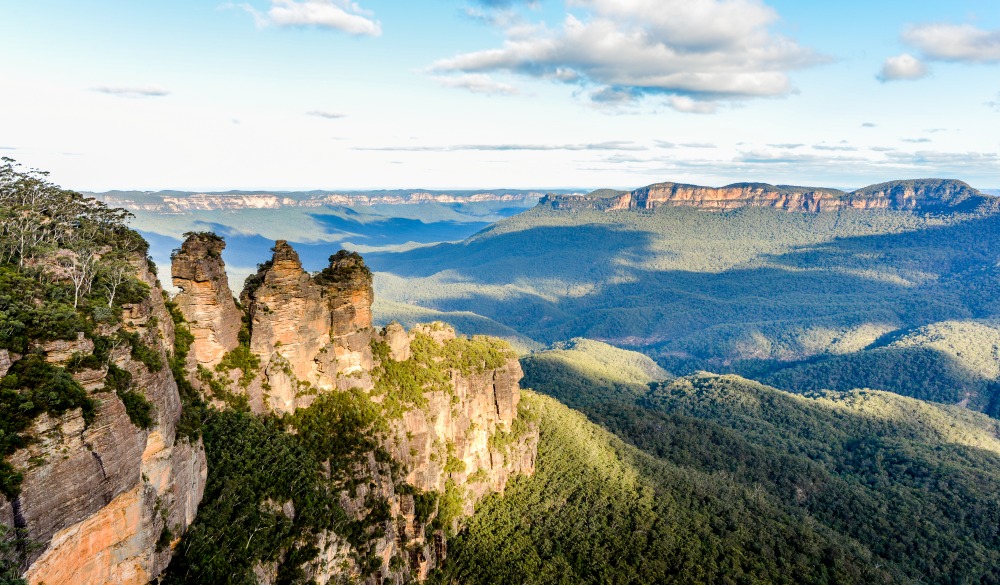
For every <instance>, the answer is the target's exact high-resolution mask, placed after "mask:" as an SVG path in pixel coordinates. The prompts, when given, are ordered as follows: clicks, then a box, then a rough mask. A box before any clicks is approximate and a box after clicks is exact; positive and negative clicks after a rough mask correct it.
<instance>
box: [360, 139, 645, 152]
mask: <svg viewBox="0 0 1000 585" xmlns="http://www.w3.org/2000/svg"><path fill="white" fill-rule="evenodd" d="M354 150H375V151H386V152H456V151H462V150H483V151H517V150H532V151H543V150H646V148H645V147H643V146H640V145H638V144H635V143H634V142H627V141H624V140H610V141H607V142H590V143H584V144H456V145H452V146H377V147H370V148H363V147H359V148H355V149H354Z"/></svg>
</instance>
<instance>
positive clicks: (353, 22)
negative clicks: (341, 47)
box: [239, 0, 382, 36]
mask: <svg viewBox="0 0 1000 585" xmlns="http://www.w3.org/2000/svg"><path fill="white" fill-rule="evenodd" d="M239 7H240V8H242V9H244V10H246V11H247V12H249V13H250V14H251V15H252V16H253V18H254V20H255V21H256V22H257V26H268V25H274V26H316V27H319V28H328V29H334V30H339V31H343V32H346V33H350V34H353V35H367V36H379V35H381V34H382V23H380V22H379V21H377V20H375V19H374V18H372V13H371V12H369V11H367V10H364V9H362V8H361V7H360V6H359V5H358V4H357V3H355V2H350V1H349V0H301V1H296V0H271V7H270V8H269V9H267V11H266V12H261V11H259V10H257V9H256V8H254V7H253V6H251V5H250V4H240V5H239Z"/></svg>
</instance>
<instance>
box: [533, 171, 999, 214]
mask: <svg viewBox="0 0 1000 585" xmlns="http://www.w3.org/2000/svg"><path fill="white" fill-rule="evenodd" d="M540 204H542V205H546V206H550V207H553V208H555V209H596V210H600V211H617V210H625V209H656V208H660V207H694V208H698V209H704V210H708V211H728V210H732V209H739V208H742V207H772V208H776V209H782V210H785V211H801V212H813V213H819V212H825V211H837V210H841V209H893V210H902V211H912V210H921V211H941V210H946V209H950V210H961V211H971V210H974V209H977V208H981V207H983V206H992V207H995V206H996V201H994V200H993V199H992V198H990V197H987V196H985V195H983V194H982V193H980V192H979V191H977V190H975V189H973V188H972V187H970V186H969V185H967V184H965V183H963V182H961V181H951V180H942V179H922V180H916V181H892V182H889V183H881V184H878V185H872V186H869V187H865V188H863V189H858V190H856V191H852V192H849V193H848V192H844V191H840V190H838V189H824V188H814V187H794V186H789V185H777V186H775V185H769V184H767V183H734V184H732V185H727V186H725V187H702V186H698V185H685V184H680V183H657V184H654V185H649V186H647V187H642V188H640V189H636V190H634V191H610V190H601V191H595V192H594V193H591V194H589V195H582V196H581V195H575V196H572V195H550V196H546V197H545V198H543V199H542V200H541V201H540Z"/></svg>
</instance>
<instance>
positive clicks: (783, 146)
mask: <svg viewBox="0 0 1000 585" xmlns="http://www.w3.org/2000/svg"><path fill="white" fill-rule="evenodd" d="M768 146H770V147H771V148H781V149H785V150H794V149H796V148H802V147H803V146H805V144H798V143H784V144H768Z"/></svg>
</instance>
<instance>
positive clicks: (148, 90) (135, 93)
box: [91, 85, 170, 99]
mask: <svg viewBox="0 0 1000 585" xmlns="http://www.w3.org/2000/svg"><path fill="white" fill-rule="evenodd" d="M91 91H96V92H97V93H106V94H108V95H113V96H118V97H124V98H133V99H135V98H151V97H164V96H168V95H170V91H169V90H166V89H163V88H162V87H155V86H128V85H99V86H97V87H93V88H91Z"/></svg>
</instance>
